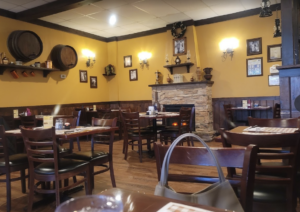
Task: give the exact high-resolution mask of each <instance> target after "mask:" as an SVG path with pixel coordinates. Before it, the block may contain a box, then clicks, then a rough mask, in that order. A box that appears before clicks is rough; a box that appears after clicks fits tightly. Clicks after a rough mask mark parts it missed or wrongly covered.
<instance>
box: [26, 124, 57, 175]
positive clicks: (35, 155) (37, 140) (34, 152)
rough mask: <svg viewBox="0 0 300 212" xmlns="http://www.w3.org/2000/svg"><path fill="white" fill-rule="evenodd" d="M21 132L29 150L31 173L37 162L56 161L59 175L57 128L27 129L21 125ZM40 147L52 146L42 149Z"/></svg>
mask: <svg viewBox="0 0 300 212" xmlns="http://www.w3.org/2000/svg"><path fill="white" fill-rule="evenodd" d="M21 133H22V137H23V140H24V143H25V148H26V152H27V157H28V162H29V170H30V172H31V173H30V174H33V173H32V172H33V170H34V163H35V162H38V163H54V168H55V175H57V176H58V144H57V143H56V135H55V128H54V127H52V128H49V129H26V128H24V127H21ZM39 147H52V148H50V149H49V150H42V149H39ZM45 155H47V157H45Z"/></svg>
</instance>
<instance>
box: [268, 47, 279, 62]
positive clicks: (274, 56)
mask: <svg viewBox="0 0 300 212" xmlns="http://www.w3.org/2000/svg"><path fill="white" fill-rule="evenodd" d="M275 61H281V44H276V45H270V46H268V62H275Z"/></svg>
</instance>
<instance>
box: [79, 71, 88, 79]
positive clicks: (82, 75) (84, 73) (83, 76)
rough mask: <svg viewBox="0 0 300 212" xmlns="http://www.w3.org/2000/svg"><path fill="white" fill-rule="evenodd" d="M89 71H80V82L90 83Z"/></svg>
mask: <svg viewBox="0 0 300 212" xmlns="http://www.w3.org/2000/svg"><path fill="white" fill-rule="evenodd" d="M87 78H88V76H87V71H83V70H79V79H80V82H88V79H87Z"/></svg>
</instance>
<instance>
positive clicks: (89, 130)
mask: <svg viewBox="0 0 300 212" xmlns="http://www.w3.org/2000/svg"><path fill="white" fill-rule="evenodd" d="M39 128H43V127H37V129H39ZM118 129H119V128H118V127H77V128H74V129H64V130H55V134H56V137H57V138H64V139H70V138H76V137H79V136H85V135H91V134H97V133H105V132H112V131H115V130H118ZM5 136H13V137H21V136H22V135H21V130H20V129H16V130H7V131H5Z"/></svg>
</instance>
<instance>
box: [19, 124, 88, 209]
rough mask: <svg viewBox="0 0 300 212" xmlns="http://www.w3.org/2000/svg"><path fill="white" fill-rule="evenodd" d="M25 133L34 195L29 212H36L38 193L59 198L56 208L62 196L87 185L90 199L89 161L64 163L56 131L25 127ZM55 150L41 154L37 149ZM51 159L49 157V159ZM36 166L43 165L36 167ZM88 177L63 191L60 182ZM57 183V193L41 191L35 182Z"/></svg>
mask: <svg viewBox="0 0 300 212" xmlns="http://www.w3.org/2000/svg"><path fill="white" fill-rule="evenodd" d="M21 133H22V136H23V139H24V142H25V146H26V150H27V157H28V161H29V175H30V183H29V185H30V192H29V194H28V198H29V200H28V209H27V211H28V212H31V211H32V204H33V197H34V192H38V193H47V194H49V193H54V194H55V195H56V206H58V205H59V204H60V192H63V191H66V190H68V189H70V188H71V187H74V186H77V185H79V184H81V183H83V182H84V183H85V192H86V195H89V194H91V187H90V172H89V164H88V162H86V161H81V160H72V159H64V158H60V157H58V155H59V152H58V144H57V143H56V136H55V128H54V127H52V128H50V129H35V130H30V129H26V128H23V127H21ZM48 146H50V147H52V148H51V149H50V150H40V149H38V148H37V149H36V148H35V147H48ZM45 155H47V157H45ZM36 163H40V164H39V165H37V166H36ZM82 173H85V174H84V178H83V179H81V180H79V181H77V182H76V183H74V184H72V185H70V186H66V187H63V188H60V187H59V185H58V182H60V181H61V180H65V179H68V178H70V177H72V176H76V175H79V174H82ZM35 180H37V181H41V182H49V181H54V182H56V183H55V185H56V186H55V188H54V189H53V190H50V189H44V188H43V187H42V188H38V187H37V186H36V185H35V184H34V181H35Z"/></svg>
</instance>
